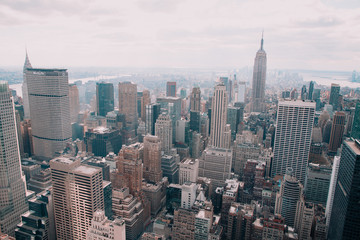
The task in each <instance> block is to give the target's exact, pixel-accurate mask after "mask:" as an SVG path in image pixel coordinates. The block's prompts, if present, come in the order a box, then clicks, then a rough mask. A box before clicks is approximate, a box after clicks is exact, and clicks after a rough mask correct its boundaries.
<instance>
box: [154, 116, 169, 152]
mask: <svg viewBox="0 0 360 240" xmlns="http://www.w3.org/2000/svg"><path fill="white" fill-rule="evenodd" d="M172 134H173V131H172V123H171V119H170V117H169V115H165V114H161V115H160V116H159V117H158V119H157V120H156V123H155V135H156V136H158V137H159V139H160V141H161V150H162V151H164V153H165V154H170V149H171V148H172Z"/></svg>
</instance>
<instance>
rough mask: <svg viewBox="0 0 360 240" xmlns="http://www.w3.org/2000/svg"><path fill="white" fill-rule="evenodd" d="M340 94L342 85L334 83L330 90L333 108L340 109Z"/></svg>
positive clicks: (330, 101)
mask: <svg viewBox="0 0 360 240" xmlns="http://www.w3.org/2000/svg"><path fill="white" fill-rule="evenodd" d="M339 95H340V85H339V84H335V83H332V84H331V90H330V99H329V104H330V105H332V106H333V110H334V111H336V110H338V107H339Z"/></svg>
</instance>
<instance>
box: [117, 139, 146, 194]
mask: <svg viewBox="0 0 360 240" xmlns="http://www.w3.org/2000/svg"><path fill="white" fill-rule="evenodd" d="M143 155H144V146H143V144H141V143H135V144H132V145H129V146H125V145H123V147H122V149H121V150H120V152H119V155H118V157H117V163H116V172H114V173H113V178H112V179H113V180H114V181H113V180H112V182H113V185H114V188H116V189H120V188H126V187H128V188H129V190H130V194H132V195H134V196H139V193H140V191H141V185H142V179H143V163H142V158H143Z"/></svg>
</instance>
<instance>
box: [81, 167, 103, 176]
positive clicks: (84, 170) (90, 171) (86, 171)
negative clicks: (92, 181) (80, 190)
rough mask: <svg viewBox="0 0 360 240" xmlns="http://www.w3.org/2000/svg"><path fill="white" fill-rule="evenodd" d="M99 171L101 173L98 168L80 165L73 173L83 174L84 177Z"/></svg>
mask: <svg viewBox="0 0 360 240" xmlns="http://www.w3.org/2000/svg"><path fill="white" fill-rule="evenodd" d="M99 171H101V169H100V168H96V167H90V166H87V165H81V166H79V167H77V168H75V169H74V173H79V174H85V175H93V174H95V173H97V172H99Z"/></svg>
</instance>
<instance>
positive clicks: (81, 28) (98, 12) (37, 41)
mask: <svg viewBox="0 0 360 240" xmlns="http://www.w3.org/2000/svg"><path fill="white" fill-rule="evenodd" d="M262 29H264V31H265V32H264V41H265V43H264V48H265V51H266V52H267V56H268V68H271V69H273V68H281V69H313V70H346V71H352V70H354V69H356V70H360V1H359V0H300V1H293V0H263V1H261V0H249V1H243V0H0V32H1V33H0V66H19V67H21V66H22V65H23V62H24V57H25V46H27V49H28V53H29V56H30V60H31V62H32V64H33V66H34V67H79V66H84V67H89V66H109V67H193V68H198V67H206V68H210V67H234V68H240V67H244V66H250V67H252V66H253V61H254V57H255V53H256V51H257V50H258V49H259V47H260V39H261V32H262Z"/></svg>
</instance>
